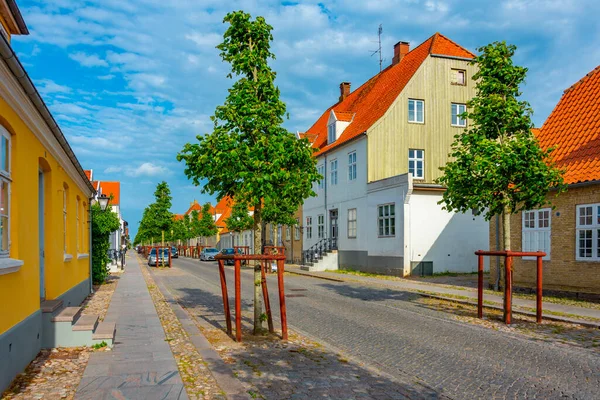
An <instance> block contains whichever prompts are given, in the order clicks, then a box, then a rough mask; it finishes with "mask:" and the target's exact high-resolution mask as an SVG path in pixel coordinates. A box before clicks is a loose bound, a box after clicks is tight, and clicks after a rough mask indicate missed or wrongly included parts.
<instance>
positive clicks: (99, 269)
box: [91, 204, 120, 285]
mask: <svg viewBox="0 0 600 400" xmlns="http://www.w3.org/2000/svg"><path fill="white" fill-rule="evenodd" d="M91 210H92V282H93V283H94V284H96V285H99V284H101V283H103V282H104V280H105V279H106V277H107V276H108V268H107V265H108V263H109V262H110V259H109V258H108V250H109V247H110V241H109V239H110V234H111V233H112V232H114V231H116V230H117V229H119V226H120V222H119V217H118V216H117V214H116V213H114V212H112V211H111V210H110V209H108V208H107V209H106V211H102V209H101V208H100V205H99V204H92V207H91Z"/></svg>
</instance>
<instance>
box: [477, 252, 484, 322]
mask: <svg viewBox="0 0 600 400" xmlns="http://www.w3.org/2000/svg"><path fill="white" fill-rule="evenodd" d="M477 318H480V319H481V318H483V255H482V254H479V255H478V263H477Z"/></svg>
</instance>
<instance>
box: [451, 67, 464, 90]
mask: <svg viewBox="0 0 600 400" xmlns="http://www.w3.org/2000/svg"><path fill="white" fill-rule="evenodd" d="M451 73H452V76H451V78H450V79H451V82H452V83H453V84H454V85H461V86H465V85H466V84H467V71H465V70H464V69H453V70H452V71H451Z"/></svg>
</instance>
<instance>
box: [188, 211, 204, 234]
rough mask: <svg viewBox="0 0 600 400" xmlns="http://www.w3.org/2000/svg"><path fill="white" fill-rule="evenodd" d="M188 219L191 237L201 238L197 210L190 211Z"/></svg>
mask: <svg viewBox="0 0 600 400" xmlns="http://www.w3.org/2000/svg"><path fill="white" fill-rule="evenodd" d="M190 217H191V218H190V229H191V235H192V237H199V236H202V233H203V232H202V224H201V221H200V213H199V212H198V210H194V211H192V213H191V214H190Z"/></svg>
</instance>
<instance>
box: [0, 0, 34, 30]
mask: <svg viewBox="0 0 600 400" xmlns="http://www.w3.org/2000/svg"><path fill="white" fill-rule="evenodd" d="M6 4H8V8H9V9H10V12H11V14H12V15H13V18H14V19H15V22H16V23H17V27H18V28H19V31H20V34H21V35H29V29H27V25H26V24H25V20H24V19H23V15H21V11H20V10H19V7H18V6H17V3H16V2H15V0H6Z"/></svg>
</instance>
